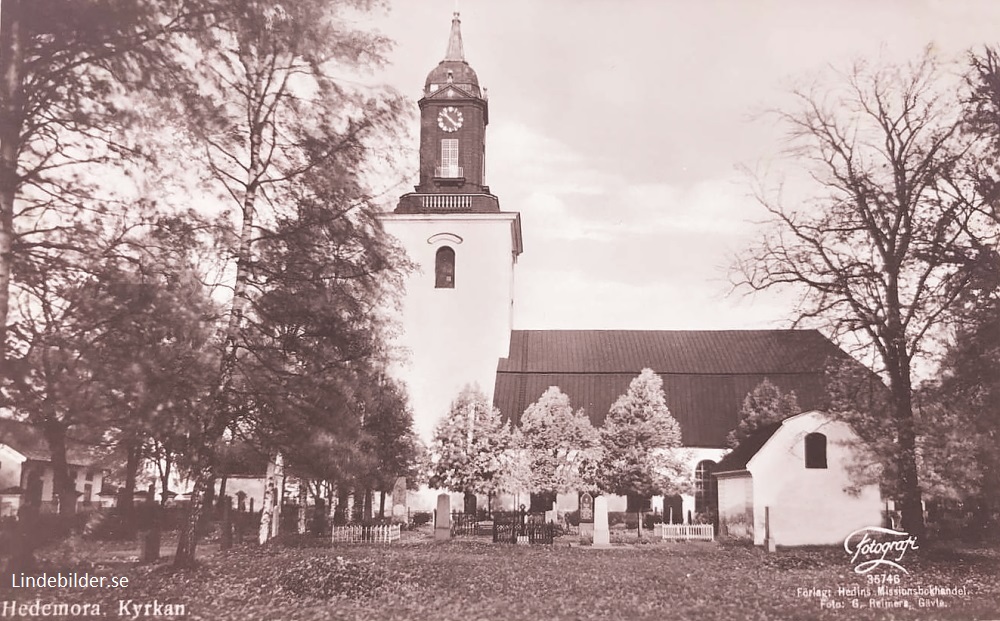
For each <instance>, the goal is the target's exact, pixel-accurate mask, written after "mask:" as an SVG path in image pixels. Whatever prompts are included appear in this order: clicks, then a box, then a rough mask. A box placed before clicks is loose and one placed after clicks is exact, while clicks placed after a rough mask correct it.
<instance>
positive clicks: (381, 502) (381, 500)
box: [378, 490, 385, 518]
mask: <svg viewBox="0 0 1000 621" xmlns="http://www.w3.org/2000/svg"><path fill="white" fill-rule="evenodd" d="M378 516H379V517H380V518H385V490H382V491H381V492H379V493H378Z"/></svg>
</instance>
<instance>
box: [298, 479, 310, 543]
mask: <svg viewBox="0 0 1000 621" xmlns="http://www.w3.org/2000/svg"><path fill="white" fill-rule="evenodd" d="M307 502H308V496H307V493H306V484H305V482H301V483H300V484H299V506H298V515H297V516H296V517H297V518H298V521H299V523H298V524H297V528H296V531H297V532H298V534H300V535H304V534H305V532H306V503H307Z"/></svg>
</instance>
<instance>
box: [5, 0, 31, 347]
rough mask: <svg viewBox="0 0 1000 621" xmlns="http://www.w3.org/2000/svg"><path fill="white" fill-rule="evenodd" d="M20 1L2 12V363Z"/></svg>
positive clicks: (18, 120)
mask: <svg viewBox="0 0 1000 621" xmlns="http://www.w3.org/2000/svg"><path fill="white" fill-rule="evenodd" d="M22 10H23V4H22V2H21V0H3V3H2V11H0V361H3V360H6V348H5V344H6V342H7V314H8V310H9V308H10V274H11V264H12V263H13V261H14V199H15V197H16V196H17V189H18V186H19V185H20V179H19V178H18V173H17V154H18V152H19V151H20V147H21V130H22V127H23V123H24V117H23V106H24V94H23V90H24V86H23V85H24V41H25V39H26V33H25V32H24V24H23V22H22V21H21V16H22Z"/></svg>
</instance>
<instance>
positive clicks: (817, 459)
mask: <svg viewBox="0 0 1000 621" xmlns="http://www.w3.org/2000/svg"><path fill="white" fill-rule="evenodd" d="M806 468H826V436H825V435H823V434H821V433H810V434H809V435H807V436H806Z"/></svg>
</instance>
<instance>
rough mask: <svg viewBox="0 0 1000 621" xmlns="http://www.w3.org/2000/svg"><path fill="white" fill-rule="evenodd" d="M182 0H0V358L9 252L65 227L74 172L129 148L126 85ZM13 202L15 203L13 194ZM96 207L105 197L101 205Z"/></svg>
mask: <svg viewBox="0 0 1000 621" xmlns="http://www.w3.org/2000/svg"><path fill="white" fill-rule="evenodd" d="M199 5H200V3H199V2H196V1H192V0H177V1H173V0H167V1H159V0H157V1H149V0H124V1H115V2H111V1H109V0H88V1H85V2H78V1H75V0H31V1H26V0H3V2H2V5H0V360H3V359H4V352H5V347H6V344H7V343H6V338H5V331H6V329H7V323H8V311H9V303H10V287H11V282H12V280H11V278H12V269H13V262H14V260H15V257H16V256H19V257H21V258H23V256H24V255H26V254H30V253H31V251H32V250H33V249H35V248H38V247H44V246H46V245H49V244H51V243H52V240H51V239H50V238H51V235H52V233H54V232H58V231H66V230H68V229H69V228H70V226H71V224H72V222H73V220H74V219H75V216H76V215H77V213H78V212H79V211H85V210H93V209H96V207H95V206H94V205H92V204H91V205H88V204H87V202H88V201H87V200H86V199H87V198H88V197H89V196H90V195H91V194H92V193H93V191H94V189H95V186H96V184H94V183H93V182H92V181H91V182H88V181H84V180H83V179H82V173H83V172H84V171H85V170H86V168H87V167H88V166H90V165H92V164H97V163H100V162H102V161H105V160H107V159H108V158H110V157H113V156H115V155H120V154H121V153H125V152H132V153H134V152H135V151H134V150H133V147H130V146H128V145H123V144H122V143H120V142H119V141H118V139H119V138H120V136H116V132H115V130H116V129H117V128H120V127H121V126H122V125H127V124H128V123H129V118H130V116H129V110H128V105H127V104H124V105H123V102H125V101H126V100H127V99H128V97H127V96H126V93H129V92H130V89H134V88H136V87H137V86H138V85H139V84H140V83H141V82H142V81H143V79H144V78H145V77H148V75H149V72H150V70H151V69H152V68H153V67H154V66H156V65H158V64H160V63H162V61H163V60H164V58H165V57H166V55H167V51H166V49H167V46H168V44H169V40H170V37H171V35H172V34H174V33H176V32H179V31H183V30H186V29H188V28H191V27H193V25H194V24H195V23H196V22H197V21H198V20H199V19H200V18H201V17H203V15H204V10H203V7H201V6H199ZM16 202H20V204H18V205H17V206H16V208H15V203H16ZM105 208H106V206H105Z"/></svg>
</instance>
